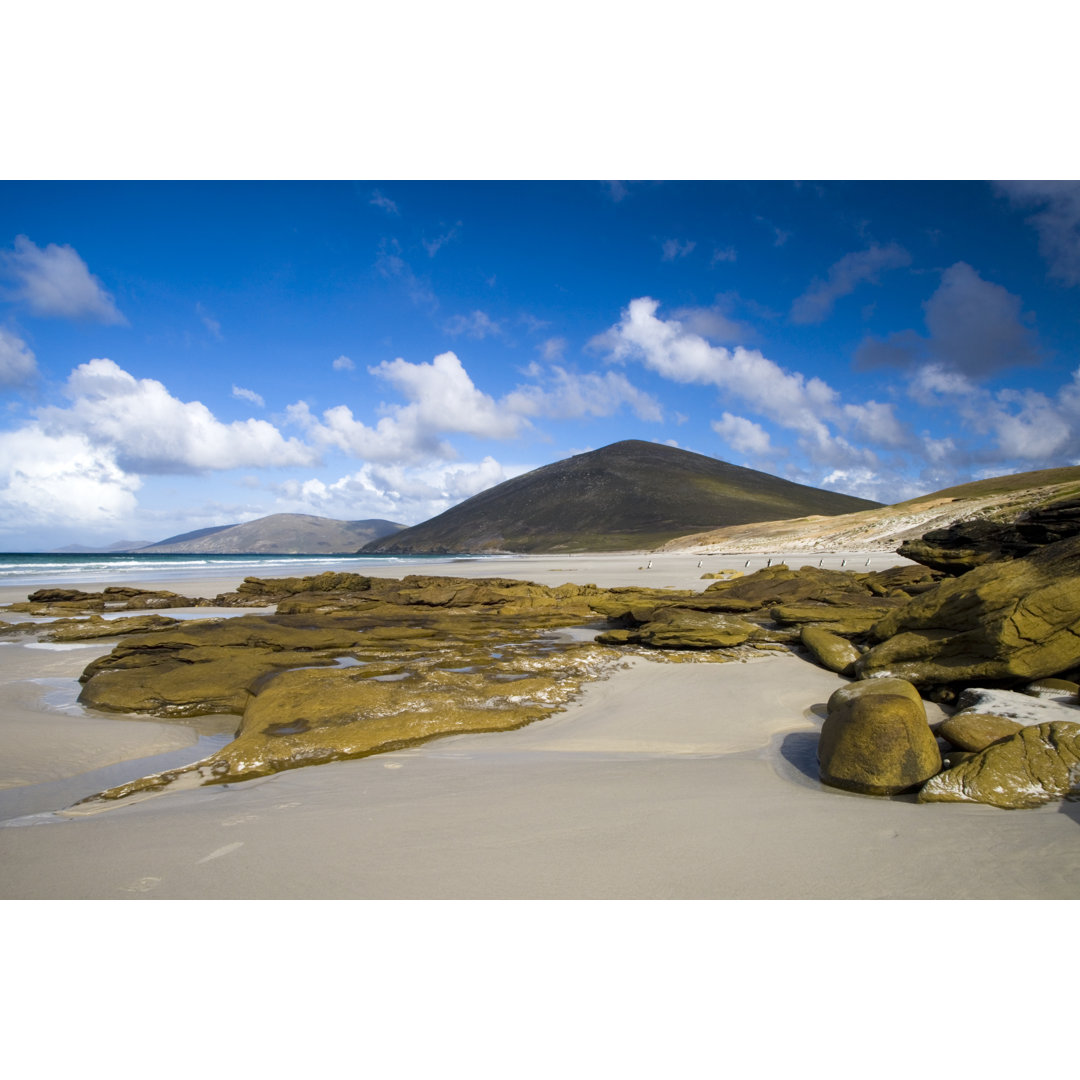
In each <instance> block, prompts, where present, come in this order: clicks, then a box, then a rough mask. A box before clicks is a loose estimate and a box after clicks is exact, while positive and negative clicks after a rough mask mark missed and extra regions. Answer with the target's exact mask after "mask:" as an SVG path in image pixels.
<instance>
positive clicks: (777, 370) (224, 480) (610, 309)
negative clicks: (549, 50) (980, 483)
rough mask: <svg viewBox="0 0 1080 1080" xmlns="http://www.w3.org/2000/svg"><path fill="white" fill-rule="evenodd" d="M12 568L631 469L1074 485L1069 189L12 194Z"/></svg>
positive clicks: (1077, 290) (1076, 203)
mask: <svg viewBox="0 0 1080 1080" xmlns="http://www.w3.org/2000/svg"><path fill="white" fill-rule="evenodd" d="M0 394H2V402H3V409H2V413H0V415H2V417H3V419H2V427H0V547H3V548H6V549H7V550H38V549H47V548H49V547H54V546H59V545H62V544H66V543H72V542H82V543H96V542H102V543H107V542H110V541H112V540H116V539H121V538H124V539H145V540H155V539H160V538H162V537H165V536H167V535H170V534H173V533H178V532H182V531H187V530H189V529H197V528H201V527H204V526H208V525H215V524H225V523H228V522H238V521H244V520H250V519H252V518H256V517H260V516H262V515H265V514H271V513H280V512H295V513H311V514H319V515H323V516H327V517H336V518H345V519H361V518H369V517H378V518H388V519H391V520H395V521H400V522H403V523H408V524H411V523H416V522H418V521H422V520H424V519H426V518H428V517H431V516H433V515H434V514H437V513H439V512H441V511H442V510H444V509H446V508H447V507H449V506H451V505H453V504H454V503H456V502H459V501H460V500H461V499H463V498H466V497H467V496H469V495H471V494H474V493H475V492H477V491H479V490H481V489H483V488H485V487H488V486H490V485H492V484H495V483H498V482H500V481H501V480H504V479H507V478H509V477H511V476H514V475H517V474H520V473H522V472H524V471H527V470H529V469H532V468H536V467H537V466H540V465H543V464H547V463H549V462H551V461H554V460H557V459H559V458H562V457H565V456H567V455H570V454H574V453H578V452H581V451H583V450H589V449H594V448H597V447H600V446H603V445H605V444H607V443H610V442H614V441H616V440H619V439H627V438H637V439H648V440H654V441H657V442H666V443H670V444H671V445H675V446H680V447H684V448H686V449H689V450H694V451H697V452H698V453H702V454H708V455H711V456H714V457H717V458H720V459H723V460H726V461H731V462H734V463H737V464H740V465H746V466H749V467H751V468H756V469H762V470H765V471H767V472H771V473H774V474H776V475H779V476H784V477H787V478H789V479H792V480H796V481H799V482H801V483H807V484H812V485H815V486H820V487H825V488H830V489H834V490H837V491H845V492H849V493H851V494H856V495H862V496H865V497H868V498H874V499H878V500H880V501H883V502H895V501H899V500H901V499H904V498H908V497H910V496H913V495H916V494H920V493H924V492H929V491H933V490H936V489H939V488H942V487H945V486H948V485H950V484H954V483H959V482H963V481H965V480H969V479H973V478H978V477H983V476H989V475H996V474H1001V473H1009V472H1017V471H1021V470H1027V469H1037V468H1043V467H1050V466H1058V465H1067V464H1077V463H1080V184H1077V183H1070V182H1021V183H1007V184H995V183H984V182H959V181H956V182H898V183H886V182H828V183H816V182H806V183H793V182H781V181H776V182H750V181H732V182H663V183H659V182H657V183H653V182H601V181H574V182H538V183H525V182H488V183H472V182H422V181H418V182H393V181H386V180H370V181H356V182H333V183H308V182H297V183H242V182H226V183H198V182H179V183H166V182H153V183H110V182H101V183H97V182H94V183H91V182H62V183H38V182H7V183H3V184H2V185H0Z"/></svg>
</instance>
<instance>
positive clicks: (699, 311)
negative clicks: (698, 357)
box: [672, 300, 757, 345]
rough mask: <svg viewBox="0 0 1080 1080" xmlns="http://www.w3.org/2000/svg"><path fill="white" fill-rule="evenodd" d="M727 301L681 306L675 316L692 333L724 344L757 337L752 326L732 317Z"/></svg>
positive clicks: (741, 341)
mask: <svg viewBox="0 0 1080 1080" xmlns="http://www.w3.org/2000/svg"><path fill="white" fill-rule="evenodd" d="M727 307H728V305H727V303H726V302H724V301H722V300H718V301H717V303H716V304H715V305H713V306H712V307H695V308H689V307H688V308H679V309H678V310H676V311H674V312H673V313H672V314H673V316H674V317H675V318H676V319H678V320H679V321H680V322H681V323H682V324H683V326H685V327H686V329H687V330H689V331H690V332H691V333H694V334H700V335H701V336H702V337H704V338H709V339H710V340H711V341H715V342H718V343H720V344H722V345H735V344H745V343H746V342H750V341H754V340H755V339H756V337H757V333H756V332H755V330H754V328H753V327H752V326H748V325H747V324H746V323H742V322H739V321H738V320H736V319H732V318H731V317H730V316H729V315H728V314H727Z"/></svg>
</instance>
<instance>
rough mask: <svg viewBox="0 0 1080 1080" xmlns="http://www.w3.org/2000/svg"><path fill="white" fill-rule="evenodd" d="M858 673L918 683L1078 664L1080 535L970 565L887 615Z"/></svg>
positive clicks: (1012, 677) (1048, 672)
mask: <svg viewBox="0 0 1080 1080" xmlns="http://www.w3.org/2000/svg"><path fill="white" fill-rule="evenodd" d="M871 634H872V637H873V638H874V639H875V640H876V641H877V642H878V644H876V645H875V646H874V647H873V648H871V649H870V650H868V651H867V652H866V653H864V654H863V656H861V657H860V658H859V660H858V662H857V664H856V674H857V675H858V676H859V677H861V678H866V677H870V676H876V675H881V674H889V675H894V676H897V677H899V678H904V679H908V680H910V681H912V682H914V683H916V684H918V685H933V684H942V683H958V682H966V683H972V682H982V681H997V682H1001V683H1006V684H1007V683H1009V682H1012V683H1014V684H1016V683H1019V682H1022V681H1027V680H1031V679H1038V678H1041V677H1045V676H1053V675H1057V674H1059V673H1060V672H1063V671H1066V670H1068V669H1070V668H1072V667H1074V666H1076V664H1077V663H1080V537H1075V538H1073V539H1071V540H1063V541H1061V542H1060V543H1057V544H1052V545H1050V546H1048V547H1045V548H1042V549H1041V550H1039V551H1037V552H1036V553H1035V554H1033V555H1030V556H1028V557H1026V558H1022V559H1014V560H1011V561H1007V562H1000V563H993V564H990V565H986V566H980V567H976V568H975V569H974V570H971V571H969V572H968V573H966V574H964V575H963V576H962V577H959V578H954V579H950V580H947V581H944V582H942V583H941V584H940V585H938V586H937V588H935V589H932V590H930V591H928V592H926V593H924V594H922V595H921V596H917V597H915V598H913V599H911V600H909V601H908V602H907V603H905V604H904V605H903V606H902V607H899V608H897V609H896V610H895V611H892V612H890V613H889V614H888V615H886V616H885V617H884V618H883V619H882V620H881V621H880V622H879V623H877V624H876V625H875V626H874V627H873V630H872V631H871Z"/></svg>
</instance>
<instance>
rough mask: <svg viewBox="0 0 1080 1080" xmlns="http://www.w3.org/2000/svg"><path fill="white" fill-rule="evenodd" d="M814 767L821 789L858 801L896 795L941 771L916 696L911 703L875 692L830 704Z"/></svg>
mask: <svg viewBox="0 0 1080 1080" xmlns="http://www.w3.org/2000/svg"><path fill="white" fill-rule="evenodd" d="M854 685H858V684H854ZM834 697H835V695H834ZM818 763H819V765H820V769H821V780H822V783H825V784H828V785H830V786H832V787H838V788H842V789H843V790H845V791H855V792H858V793H859V794H862V795H896V794H898V793H900V792H903V791H909V790H912V789H914V788H917V787H918V786H919V785H920V784H922V783H923V782H924V781H926V780H927V779H928V778H929V777H931V776H933V775H934V774H935V773H936V772H937V771H938V770H939V769H940V768H941V752H940V751H939V750H938V744H937V740H936V739H935V738H934V735H933V733H932V732H931V731H930V725H929V724H928V723H927V720H926V709H925V707H924V706H923V703H922V700H921V699H920V698H919V697H918V695H917V694H916V695H915V698H914V700H913V698H912V696H911V695H910V694H909V693H907V692H902V693H882V692H880V689H879V690H878V692H874V693H872V692H869V691H862V692H854V693H852V694H850V695H848V696H846V697H844V698H841V699H840V700H839V701H837V702H835V704H834V703H833V701H832V699H830V708H829V714H828V716H827V717H826V719H825V723H824V724H823V725H822V728H821V737H820V740H819V742H818Z"/></svg>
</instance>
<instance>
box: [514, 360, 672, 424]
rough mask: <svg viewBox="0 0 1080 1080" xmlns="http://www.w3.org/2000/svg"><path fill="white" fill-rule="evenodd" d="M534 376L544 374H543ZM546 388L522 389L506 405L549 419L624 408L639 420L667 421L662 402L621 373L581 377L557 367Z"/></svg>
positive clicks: (604, 414)
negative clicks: (664, 419)
mask: <svg viewBox="0 0 1080 1080" xmlns="http://www.w3.org/2000/svg"><path fill="white" fill-rule="evenodd" d="M531 374H535V375H540V373H539V372H531ZM546 383H547V385H546V386H538V385H534V386H527V387H518V388H517V390H515V391H514V392H513V393H511V394H508V395H507V396H506V399H505V401H504V406H505V407H506V408H507V409H508V410H510V411H511V412H514V413H518V414H520V415H522V416H545V417H549V418H552V419H559V420H570V419H580V418H581V417H583V416H612V415H614V414H615V413H616V412H618V411H619V409H621V408H622V407H623V406H624V405H625V406H627V407H628V408H629V409H631V410H632V411H633V413H634V415H635V416H637V417H638V419H639V420H650V421H659V420H662V419H663V418H664V411H663V409H662V408H661V407H660V403H659V402H658V401H657V400H656V399H655V398H654V397H653V396H652V395H651V394H647V393H645V392H644V391H643V390H639V389H638V388H637V387H636V386H634V385H633V384H632V383H631V382H630V380H629V379H628V378H627V377H626V376H625V375H623V374H622V373H621V372H615V371H607V372H604V373H603V374H602V375H601V374H599V373H598V372H588V373H586V374H579V373H577V372H571V371H567V370H565V369H564V368H562V367H559V366H557V365H556V366H553V367H552V368H551V370H550V371H549V372H548V373H547V374H546Z"/></svg>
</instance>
